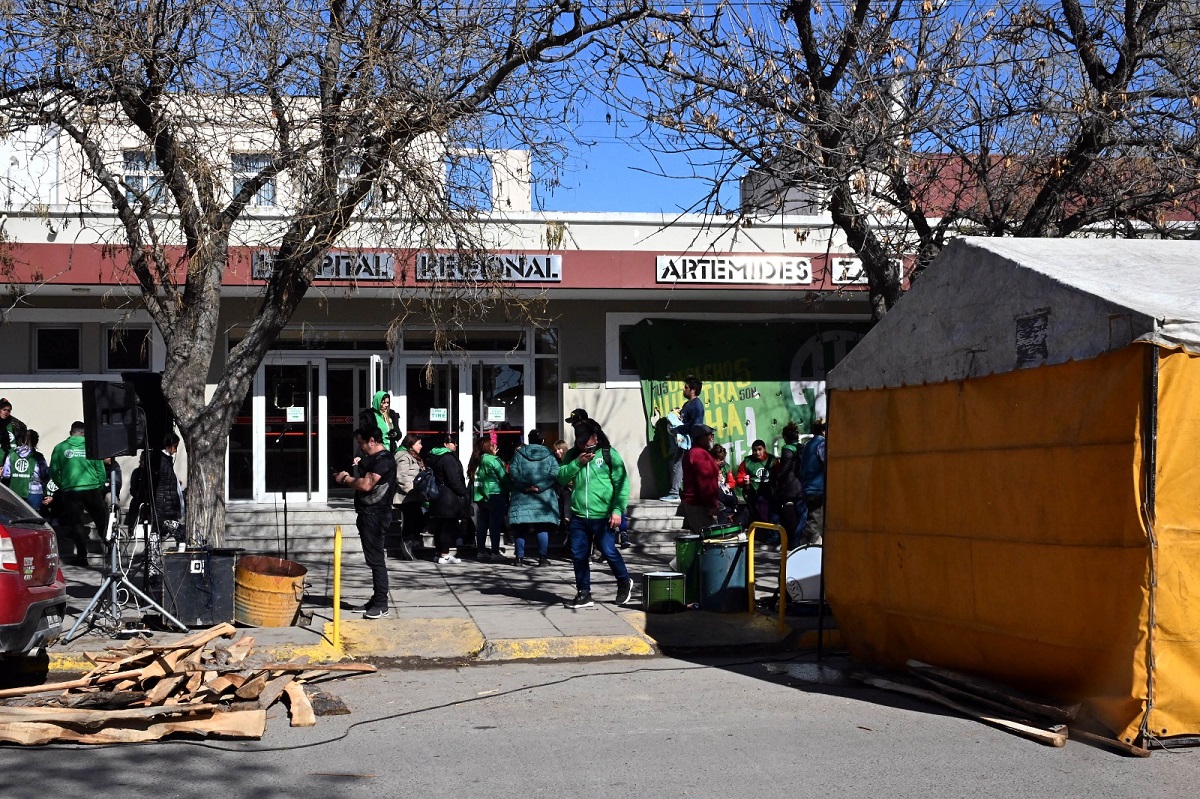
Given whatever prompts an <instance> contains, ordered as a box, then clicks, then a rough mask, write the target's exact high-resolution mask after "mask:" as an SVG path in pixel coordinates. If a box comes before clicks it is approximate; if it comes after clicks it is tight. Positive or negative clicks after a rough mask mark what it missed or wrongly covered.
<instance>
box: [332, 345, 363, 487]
mask: <svg viewBox="0 0 1200 799" xmlns="http://www.w3.org/2000/svg"><path fill="white" fill-rule="evenodd" d="M371 368H372V367H371V366H370V365H369V364H367V363H366V362H365V361H363V360H361V359H360V360H354V361H332V360H331V361H329V364H328V366H327V374H328V381H329V391H328V398H327V402H328V404H327V406H326V413H327V416H326V419H325V430H326V431H328V433H327V440H328V442H329V468H330V469H337V470H343V469H344V470H346V471H349V470H350V464H351V463H352V462H353V461H354V457H355V455H357V454H358V453H357V452H355V447H354V429H355V428H356V427H358V414H359V412H360V411H361V410H362V409H363V408H367V407H370V405H371V396H372V392H371V380H370V370H371ZM329 496H330V497H331V498H332V497H353V496H354V489H352V488H346V487H345V486H335V485H330V486H329Z"/></svg>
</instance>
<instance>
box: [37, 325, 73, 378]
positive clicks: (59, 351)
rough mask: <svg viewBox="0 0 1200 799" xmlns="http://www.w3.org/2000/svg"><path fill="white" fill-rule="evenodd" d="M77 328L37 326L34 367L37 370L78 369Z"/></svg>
mask: <svg viewBox="0 0 1200 799" xmlns="http://www.w3.org/2000/svg"><path fill="white" fill-rule="evenodd" d="M79 340H80V335H79V328H77V327H39V328H37V332H36V333H35V334H34V355H33V362H34V368H35V369H36V371H39V372H78V371H80V356H79V352H80V348H79Z"/></svg>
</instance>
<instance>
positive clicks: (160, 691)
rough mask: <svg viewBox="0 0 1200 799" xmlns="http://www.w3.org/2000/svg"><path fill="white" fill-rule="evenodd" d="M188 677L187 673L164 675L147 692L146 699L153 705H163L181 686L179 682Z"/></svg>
mask: <svg viewBox="0 0 1200 799" xmlns="http://www.w3.org/2000/svg"><path fill="white" fill-rule="evenodd" d="M187 678H188V676H187V675H186V674H172V675H169V676H167V677H163V678H162V679H161V680H159V681H158V682H157V683H155V685H154V687H153V688H151V689H150V690H149V691H147V692H146V701H147V702H148V703H149V704H151V705H161V704H162V703H163V702H164V701H165V700H166V698H167V697H168V696H170V695H171V693H172V692H173V691H174V690H175V689H176V688H178V687H179V684H180V683H181V682H183V681H184V680H186V679H187Z"/></svg>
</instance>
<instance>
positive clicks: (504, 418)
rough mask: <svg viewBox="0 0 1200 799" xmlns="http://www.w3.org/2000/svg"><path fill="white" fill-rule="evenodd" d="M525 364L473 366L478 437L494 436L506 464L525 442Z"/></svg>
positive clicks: (476, 364)
mask: <svg viewBox="0 0 1200 799" xmlns="http://www.w3.org/2000/svg"><path fill="white" fill-rule="evenodd" d="M525 374H526V371H525V364H523V363H508V362H503V363H484V362H481V363H475V364H472V365H471V385H472V387H473V391H472V399H473V400H474V401H473V402H472V403H471V405H472V408H473V409H474V414H473V415H474V419H473V421H472V424H471V429H472V431H473V432H474V434H475V435H476V436H480V435H486V434H492V435H493V436H494V438H495V441H496V447H497V453H496V454H497V455H499V456H500V459H501V460H503V461H504V462H505V463H507V462H508V461H510V460H512V456H513V453H514V452H516V451H517V447H519V446H521V443H522V442H523V441H524V431H525V419H526V415H525V394H526V390H525Z"/></svg>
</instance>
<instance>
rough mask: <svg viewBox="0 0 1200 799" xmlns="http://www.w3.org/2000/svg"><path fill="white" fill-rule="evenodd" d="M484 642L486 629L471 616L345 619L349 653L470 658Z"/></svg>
mask: <svg viewBox="0 0 1200 799" xmlns="http://www.w3.org/2000/svg"><path fill="white" fill-rule="evenodd" d="M327 627H332V624H330V625H327ZM331 634H332V633H331ZM484 643H485V642H484V639H483V633H481V632H480V631H479V627H477V626H476V625H475V622H473V621H471V620H470V619H376V620H374V621H368V620H357V621H343V622H342V646H343V647H344V648H345V650H346V654H348V655H351V656H355V657H374V658H386V659H392V660H467V659H471V658H474V657H475V656H476V655H478V654H479V652H480V651H481V650H482V649H483V647H484Z"/></svg>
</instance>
